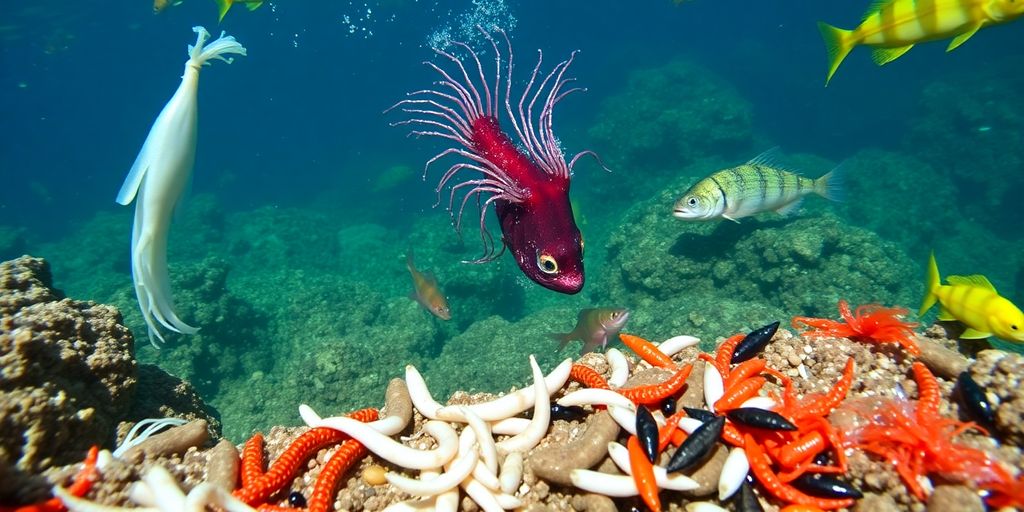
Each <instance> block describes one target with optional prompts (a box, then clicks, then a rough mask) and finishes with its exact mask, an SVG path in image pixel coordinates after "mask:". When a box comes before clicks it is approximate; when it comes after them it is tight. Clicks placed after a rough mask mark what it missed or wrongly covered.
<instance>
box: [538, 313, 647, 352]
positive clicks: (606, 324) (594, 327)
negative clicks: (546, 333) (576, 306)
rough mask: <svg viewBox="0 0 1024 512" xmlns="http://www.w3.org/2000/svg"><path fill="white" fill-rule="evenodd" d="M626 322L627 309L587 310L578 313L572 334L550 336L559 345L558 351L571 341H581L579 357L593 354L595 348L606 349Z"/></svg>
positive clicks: (627, 317) (627, 318)
mask: <svg viewBox="0 0 1024 512" xmlns="http://www.w3.org/2000/svg"><path fill="white" fill-rule="evenodd" d="M626 320H629V310H628V309H620V308H588V309H584V310H581V311H580V314H579V316H578V317H577V318H576V327H575V328H574V329H573V330H572V332H567V333H565V334H557V333H553V334H550V336H551V337H552V338H553V339H555V340H557V341H558V342H559V343H560V345H559V346H558V348H559V350H561V349H562V348H563V347H565V345H566V344H567V343H569V342H570V341H572V340H582V341H583V348H582V349H581V350H580V355H583V354H586V353H587V352H593V351H594V349H596V348H597V347H601V348H604V347H606V346H607V345H608V341H609V340H611V339H614V338H616V337H617V336H618V335H619V331H621V330H622V328H623V327H625V326H626Z"/></svg>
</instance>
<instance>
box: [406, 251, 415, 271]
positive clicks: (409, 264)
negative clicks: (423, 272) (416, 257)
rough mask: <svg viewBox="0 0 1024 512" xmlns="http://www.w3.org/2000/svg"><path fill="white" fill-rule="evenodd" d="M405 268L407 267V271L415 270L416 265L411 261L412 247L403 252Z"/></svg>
mask: <svg viewBox="0 0 1024 512" xmlns="http://www.w3.org/2000/svg"><path fill="white" fill-rule="evenodd" d="M405 268H407V269H409V272H415V271H416V265H414V264H413V261H412V249H409V250H408V251H406V252H405Z"/></svg>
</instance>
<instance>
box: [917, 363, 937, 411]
mask: <svg viewBox="0 0 1024 512" xmlns="http://www.w3.org/2000/svg"><path fill="white" fill-rule="evenodd" d="M911 369H912V370H913V371H914V380H915V381H916V382H917V396H918V399H917V421H918V423H921V424H922V425H924V424H927V423H929V422H931V421H934V420H935V418H938V417H939V401H940V400H941V395H940V392H939V381H937V380H935V376H934V375H932V372H930V371H928V367H927V366H925V365H924V363H922V362H921V361H914V364H913V366H911Z"/></svg>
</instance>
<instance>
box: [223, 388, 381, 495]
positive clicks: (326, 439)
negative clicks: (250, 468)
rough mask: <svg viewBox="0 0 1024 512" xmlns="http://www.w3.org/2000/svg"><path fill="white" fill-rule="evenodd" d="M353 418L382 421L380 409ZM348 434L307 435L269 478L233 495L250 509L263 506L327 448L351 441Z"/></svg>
mask: <svg viewBox="0 0 1024 512" xmlns="http://www.w3.org/2000/svg"><path fill="white" fill-rule="evenodd" d="M348 416H349V417H350V418H352V419H355V420H358V421H362V422H369V421H374V420H376V419H377V417H378V413H377V409H373V408H370V409H362V410H359V411H355V412H353V413H351V414H349V415H348ZM348 438H349V437H348V434H345V433H343V432H339V431H337V430H334V429H330V428H314V429H310V430H308V431H306V432H305V433H303V434H302V435H300V436H299V437H298V438H296V439H295V441H292V444H291V445H289V446H288V448H287V449H286V450H285V451H284V453H282V454H281V456H280V457H278V458H277V460H276V461H274V464H273V465H271V466H270V469H269V470H267V472H266V474H264V475H263V476H262V477H260V478H258V479H256V481H254V482H252V483H251V485H248V486H245V487H242V488H240V489H235V491H234V492H232V494H233V495H234V496H235V497H236V498H238V499H239V500H242V501H243V502H245V504H247V505H249V506H253V505H258V504H262V503H263V502H264V501H266V500H267V498H269V497H270V496H271V495H273V494H274V493H275V492H277V491H279V490H281V489H282V488H283V487H284V486H285V485H287V484H288V482H289V481H290V480H291V479H292V478H294V476H295V473H296V472H297V471H298V470H299V467H300V466H302V465H303V464H304V463H305V462H306V461H308V460H309V459H310V458H312V457H314V456H315V455H316V452H318V451H320V450H321V449H322V448H324V447H326V446H330V445H332V444H337V443H340V442H341V441H344V440H346V439H348Z"/></svg>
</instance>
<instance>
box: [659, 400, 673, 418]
mask: <svg viewBox="0 0 1024 512" xmlns="http://www.w3.org/2000/svg"><path fill="white" fill-rule="evenodd" d="M661 413H662V414H664V415H665V417H666V418H668V417H669V416H672V415H673V414H675V413H676V397H674V396H670V397H668V398H666V399H664V400H662V402H661Z"/></svg>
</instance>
